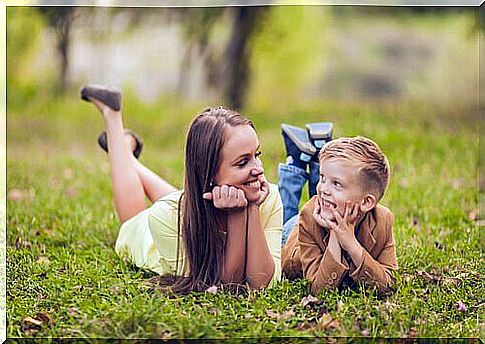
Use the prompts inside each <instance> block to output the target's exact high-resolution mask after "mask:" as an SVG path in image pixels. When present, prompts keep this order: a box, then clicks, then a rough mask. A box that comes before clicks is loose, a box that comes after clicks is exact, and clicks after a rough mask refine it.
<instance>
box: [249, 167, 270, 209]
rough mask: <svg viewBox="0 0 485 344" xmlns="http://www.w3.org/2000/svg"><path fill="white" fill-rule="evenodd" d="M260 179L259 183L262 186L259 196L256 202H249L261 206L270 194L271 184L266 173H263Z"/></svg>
mask: <svg viewBox="0 0 485 344" xmlns="http://www.w3.org/2000/svg"><path fill="white" fill-rule="evenodd" d="M258 179H259V183H260V184H261V188H260V189H259V198H258V199H257V200H256V201H254V202H250V203H249V204H254V205H256V206H258V207H259V206H260V205H261V204H262V203H263V202H264V201H265V200H266V198H267V197H268V195H269V184H268V181H267V180H266V177H265V176H264V174H261V175H260V176H259V177H258Z"/></svg>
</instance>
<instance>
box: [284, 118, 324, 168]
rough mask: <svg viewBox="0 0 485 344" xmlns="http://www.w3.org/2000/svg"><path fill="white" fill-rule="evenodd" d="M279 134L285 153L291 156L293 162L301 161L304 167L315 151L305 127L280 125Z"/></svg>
mask: <svg viewBox="0 0 485 344" xmlns="http://www.w3.org/2000/svg"><path fill="white" fill-rule="evenodd" d="M281 134H282V135H283V140H284V142H285V148H286V155H287V156H291V157H292V158H293V162H296V163H297V164H298V163H301V164H303V166H304V167H306V166H305V164H306V163H308V162H309V161H310V160H311V159H312V157H314V156H315V154H316V153H317V149H316V148H315V147H314V146H313V145H312V143H311V141H310V139H309V137H308V133H307V131H306V130H305V129H302V128H299V127H295V126H293V125H289V124H282V125H281Z"/></svg>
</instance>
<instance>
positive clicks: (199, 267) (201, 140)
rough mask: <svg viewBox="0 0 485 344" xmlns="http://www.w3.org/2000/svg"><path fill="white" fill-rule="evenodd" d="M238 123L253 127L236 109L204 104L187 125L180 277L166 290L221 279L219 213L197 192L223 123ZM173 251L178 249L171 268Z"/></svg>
mask: <svg viewBox="0 0 485 344" xmlns="http://www.w3.org/2000/svg"><path fill="white" fill-rule="evenodd" d="M239 125H251V126H253V124H252V122H251V121H250V120H248V119H246V118H244V117H242V116H241V115H240V114H239V113H237V112H236V111H232V110H228V109H226V108H223V107H216V108H207V109H206V110H204V111H203V112H202V113H200V114H199V115H197V117H196V118H195V119H194V120H193V121H192V124H191V125H190V128H189V132H188V134H187V144H186V148H185V181H184V193H183V195H182V197H181V199H180V202H179V217H178V228H179V238H180V237H181V238H182V243H183V247H184V255H185V257H184V258H185V259H184V261H185V264H184V266H183V272H184V276H185V277H182V276H179V277H176V278H174V279H172V281H171V282H172V283H170V284H171V286H170V287H169V289H170V290H172V291H174V292H176V293H187V292H190V291H203V290H206V289H207V288H208V287H209V286H212V285H215V284H219V283H220V282H221V276H222V271H223V262H224V245H225V237H224V236H225V235H224V233H223V231H224V230H225V228H224V227H225V225H226V224H225V223H224V222H223V219H221V217H220V216H218V213H219V214H220V211H219V210H217V209H216V208H215V207H214V205H213V203H212V202H211V201H207V200H204V199H203V197H202V195H203V194H204V192H208V191H211V190H212V188H213V186H214V179H215V177H216V174H217V171H218V169H219V164H220V159H221V151H222V148H223V146H224V143H225V140H226V137H225V133H226V129H227V127H228V126H231V127H235V126H239ZM180 232H181V233H180ZM180 234H181V236H180ZM178 252H179V247H177V268H178ZM177 268H176V269H177ZM177 272H178V270H177ZM177 272H176V273H177Z"/></svg>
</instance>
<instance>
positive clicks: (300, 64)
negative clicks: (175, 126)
mask: <svg viewBox="0 0 485 344" xmlns="http://www.w3.org/2000/svg"><path fill="white" fill-rule="evenodd" d="M7 51H8V63H7V72H8V89H9V91H11V90H15V92H8V101H9V104H11V103H12V102H14V103H22V102H25V101H28V100H29V99H30V97H33V96H36V95H42V96H45V97H51V96H52V95H54V94H58V95H66V94H69V93H70V92H72V91H77V90H78V89H79V87H80V86H81V85H83V84H84V83H86V82H95V83H102V84H110V85H113V86H116V87H119V88H122V89H123V90H126V89H130V90H132V91H133V94H134V95H135V96H136V97H138V98H140V99H141V100H142V101H143V102H147V103H153V102H155V101H157V100H159V99H160V98H161V97H166V96H175V97H178V98H179V99H181V100H182V101H190V102H196V103H202V104H209V103H220V102H223V103H224V104H226V105H227V106H230V107H234V108H237V109H242V108H251V109H253V108H254V109H260V110H262V109H264V110H270V109H274V111H279V110H281V109H284V108H286V107H291V106H295V105H296V104H299V103H302V102H311V101H315V100H322V99H339V100H344V101H346V102H347V101H362V100H364V101H376V100H379V101H380V100H386V99H387V100H389V99H392V100H393V101H396V100H400V101H409V100H412V101H416V100H419V101H426V102H429V103H433V104H440V105H441V106H443V107H445V108H446V107H449V106H470V105H476V104H477V101H478V10H477V9H476V8H456V7H455V8H445V7H442V8H436V7H419V8H412V7H369V6H361V7H359V6H272V7H271V6H270V7H219V8H106V7H8V9H7Z"/></svg>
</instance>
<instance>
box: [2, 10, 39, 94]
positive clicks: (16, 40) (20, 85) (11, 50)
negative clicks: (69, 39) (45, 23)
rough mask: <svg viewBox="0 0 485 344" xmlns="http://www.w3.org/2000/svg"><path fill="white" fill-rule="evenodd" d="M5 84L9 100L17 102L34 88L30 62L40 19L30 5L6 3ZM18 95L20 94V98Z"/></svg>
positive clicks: (35, 45) (36, 40)
mask: <svg viewBox="0 0 485 344" xmlns="http://www.w3.org/2000/svg"><path fill="white" fill-rule="evenodd" d="M6 19H7V25H6V27H7V87H8V88H9V89H13V88H17V89H20V90H21V92H16V93H13V92H9V93H8V99H9V100H10V101H18V102H21V101H23V100H25V99H26V98H25V97H27V98H28V97H31V96H32V95H33V93H34V92H35V91H36V89H35V87H33V85H32V76H31V75H32V73H31V69H32V66H31V62H32V60H33V57H34V54H35V53H36V52H37V48H38V45H39V34H40V32H41V29H42V19H41V17H40V16H39V15H38V13H37V11H36V10H35V9H33V8H31V7H18V8H13V7H7V18H6ZM20 96H23V97H22V98H21V99H20Z"/></svg>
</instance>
